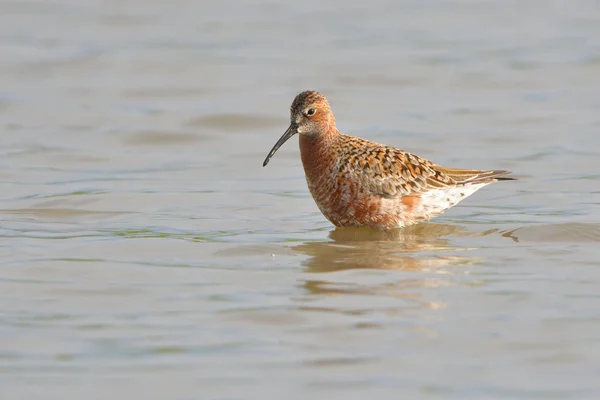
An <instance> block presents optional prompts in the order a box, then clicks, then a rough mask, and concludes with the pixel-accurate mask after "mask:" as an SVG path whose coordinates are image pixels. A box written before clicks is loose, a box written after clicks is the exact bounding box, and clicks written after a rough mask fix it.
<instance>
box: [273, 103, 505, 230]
mask: <svg viewBox="0 0 600 400" xmlns="http://www.w3.org/2000/svg"><path fill="white" fill-rule="evenodd" d="M311 112H312V113H313V114H310V113H311ZM309 114H310V115H309ZM290 116H291V123H292V125H291V127H290V128H291V129H292V128H296V129H297V130H298V133H300V140H299V143H300V155H301V158H302V164H303V166H304V172H305V175H306V181H307V184H308V188H309V190H310V193H311V195H312V196H313V198H314V200H315V202H316V204H317V206H318V207H319V209H320V210H321V212H322V213H323V215H324V216H325V217H326V218H327V219H328V220H329V221H331V222H332V223H333V224H334V225H336V226H338V227H371V228H376V229H392V228H399V227H404V226H408V225H412V224H414V223H417V222H420V221H426V220H429V219H430V218H431V217H433V216H436V215H439V214H441V213H442V212H444V211H445V210H447V209H448V208H450V207H452V206H453V205H455V204H457V203H458V202H459V201H461V200H463V199H464V198H466V197H468V196H470V195H471V194H473V193H474V192H476V191H477V190H478V189H480V188H482V187H483V186H486V185H488V184H490V183H492V182H495V181H497V180H505V179H506V180H508V179H510V178H501V176H503V175H506V174H508V172H506V171H479V170H461V169H452V168H445V167H442V166H439V165H437V164H434V163H432V162H430V161H428V160H425V159H423V158H421V157H418V156H416V155H414V154H411V153H408V152H405V151H403V150H400V149H396V148H393V147H390V146H385V145H382V144H378V143H374V142H371V141H368V140H365V139H361V138H359V137H355V136H349V135H345V134H342V133H340V132H339V131H338V130H337V128H336V125H335V118H334V116H333V113H332V111H331V109H330V106H329V103H328V102H327V100H326V99H325V97H324V96H322V95H321V94H320V93H318V92H315V91H307V92H303V93H301V94H299V95H298V96H297V97H296V98H295V99H294V101H293V103H292V106H291V109H290ZM275 150H276V149H275ZM272 152H273V151H272ZM266 162H268V159H267V160H266V161H265V165H266Z"/></svg>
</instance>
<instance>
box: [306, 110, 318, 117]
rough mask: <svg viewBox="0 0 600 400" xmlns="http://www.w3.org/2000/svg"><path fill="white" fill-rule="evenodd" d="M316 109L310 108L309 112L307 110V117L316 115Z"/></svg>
mask: <svg viewBox="0 0 600 400" xmlns="http://www.w3.org/2000/svg"><path fill="white" fill-rule="evenodd" d="M315 112H316V111H315V109H314V108H309V109H308V110H306V115H308V116H309V117H310V116H311V115H315Z"/></svg>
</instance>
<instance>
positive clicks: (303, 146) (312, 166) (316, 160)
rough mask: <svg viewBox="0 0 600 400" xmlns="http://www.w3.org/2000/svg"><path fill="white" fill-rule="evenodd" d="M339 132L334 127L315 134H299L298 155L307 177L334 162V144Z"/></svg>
mask: <svg viewBox="0 0 600 400" xmlns="http://www.w3.org/2000/svg"><path fill="white" fill-rule="evenodd" d="M339 137H340V132H339V131H338V130H337V129H336V128H335V127H333V128H331V129H329V130H328V131H327V132H326V133H321V134H316V135H307V134H303V135H300V140H299V143H300V157H301V158H302V165H303V166H304V172H305V173H306V177H307V178H308V179H310V178H312V177H313V176H314V175H315V174H318V173H319V172H322V171H323V169H325V168H327V167H328V166H330V164H331V163H335V162H336V161H337V160H336V159H335V157H336V156H335V146H336V144H337V140H338V139H339Z"/></svg>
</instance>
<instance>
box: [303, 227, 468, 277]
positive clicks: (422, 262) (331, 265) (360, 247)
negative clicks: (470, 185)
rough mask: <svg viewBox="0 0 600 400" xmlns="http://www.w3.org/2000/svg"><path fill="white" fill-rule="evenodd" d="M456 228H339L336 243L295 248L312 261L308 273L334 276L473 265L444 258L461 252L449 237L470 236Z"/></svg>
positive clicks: (465, 260) (332, 236) (457, 258)
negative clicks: (345, 272) (360, 271)
mask: <svg viewBox="0 0 600 400" xmlns="http://www.w3.org/2000/svg"><path fill="white" fill-rule="evenodd" d="M467 235H469V233H468V232H466V231H465V228H463V227H461V226H456V225H442V224H431V223H429V224H419V225H414V226H411V227H408V228H405V229H398V230H393V231H374V230H370V229H351V228H338V229H335V230H333V231H332V232H331V233H330V234H329V237H330V239H332V240H333V241H332V242H308V243H304V244H301V245H299V246H296V247H294V250H295V251H299V252H302V253H305V254H307V255H309V256H311V258H310V259H309V260H307V261H306V262H305V265H306V267H308V272H333V271H340V270H347V269H355V268H375V269H402V270H423V269H426V268H431V267H434V268H435V267H441V266H445V265H449V264H463V263H468V262H470V259H469V258H467V257H464V256H442V255H440V254H439V253H440V252H450V251H453V250H459V248H457V247H455V246H452V245H450V243H449V240H448V239H446V238H444V237H446V236H467Z"/></svg>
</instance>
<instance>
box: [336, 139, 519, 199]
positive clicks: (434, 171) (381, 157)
mask: <svg viewBox="0 0 600 400" xmlns="http://www.w3.org/2000/svg"><path fill="white" fill-rule="evenodd" d="M340 152H341V154H340V157H339V158H338V160H339V161H338V172H339V173H340V174H341V176H345V177H347V178H348V179H350V180H351V181H353V182H357V184H358V186H359V190H363V191H366V192H368V193H370V194H372V195H376V196H381V197H385V198H396V197H402V196H419V195H421V194H422V193H424V192H427V191H430V190H435V189H441V188H445V187H452V186H457V185H462V184H468V183H485V182H492V181H495V180H498V177H499V176H502V175H505V174H507V173H508V172H506V171H479V170H462V169H452V168H445V167H441V166H439V165H437V164H434V163H432V162H430V161H427V160H425V159H424V158H421V157H418V156H416V155H414V154H411V153H407V152H405V151H403V150H400V149H396V148H393V147H389V146H384V145H380V144H377V143H373V142H369V141H367V140H364V139H360V138H352V140H351V141H346V142H345V143H344V146H343V147H342V148H340ZM500 179H509V178H500Z"/></svg>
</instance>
